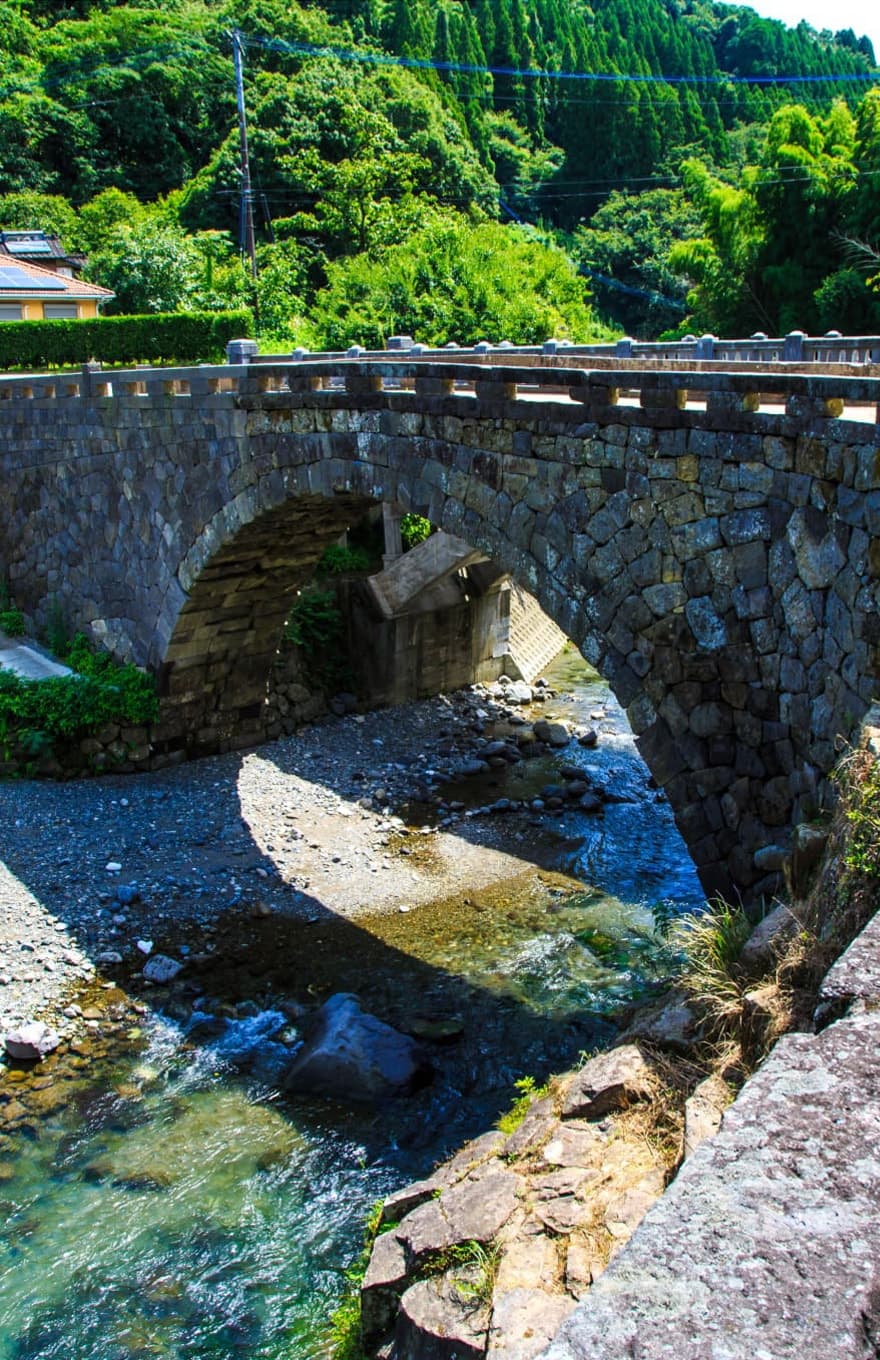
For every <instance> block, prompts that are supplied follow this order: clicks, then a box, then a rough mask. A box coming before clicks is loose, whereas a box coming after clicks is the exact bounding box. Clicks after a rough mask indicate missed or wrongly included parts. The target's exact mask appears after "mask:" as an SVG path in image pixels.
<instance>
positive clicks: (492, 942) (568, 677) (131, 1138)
mask: <svg viewBox="0 0 880 1360" xmlns="http://www.w3.org/2000/svg"><path fill="white" fill-rule="evenodd" d="M548 680H549V683H550V686H551V687H553V688H558V689H559V690H560V691H563V690H564V691H565V692H564V693H563V692H560V694H559V695H558V697H557V698H555V699H549V700H547V701H546V702H545V703H544V704H543V705H542V706H541V715H542V716H544V717H547V718H549V719H557V718H562V719H564V720H565V721H566V723H567V724H569V726H570V727H571V728H572V729H574V730H589V729H592V730H595V731H596V733H597V742H596V744H595V746H589V745H583V746H581V745H579V744H578V743H577V742H576V741H572V742H571V743H570V744H569V745H568V746H566V747H565V748H564V750H562V751H556V752H554V751H547V752H546V753H545V754H544V755H542V756H540V757H538V758H537V759H534V760H526V761H523V762H522V763H521V764H520V763H517V764H513V765H510V766H508V767H505V768H493V767H490V768H488V769H486V770H484V771H483V772H481V773H478V774H476V775H471V776H468V777H466V778H463V779H460V780H457V781H449V780H443V779H442V778H441V779H440V780H439V781H438V778H437V774H436V768H435V767H438V766H441V767H442V757H440V756H438V753H437V750H436V749H435V747H436V742H435V738H436V737H437V736H438V733H439V734H441V736H442V730H443V728H444V723H446V725H447V730H448V731H449V732H450V733H451V734H452V736H451V737H450V738H449V740H451V739H452V738H454V737H455V733H456V731H457V729H456V727H455V722H454V721H453V717H454V715H453V713H452V709H451V708H450V707H449V706H448V705H447V707H445V708H444V702H442V701H430V702H429V703H428V704H425V705H416V706H408V709H407V711H406V712H405V713H397V714H390V713H386V714H367V715H363V717H360V716H359V718H358V719H357V720H356V719H353V718H348V719H345V720H342V722H341V723H339V724H336V726H335V727H334V726H333V725H328V726H324V727H316V728H314V729H312V730H311V731H309V732H307V733H304V734H301V735H300V736H299V737H297V738H292V739H290V740H289V741H288V742H286V743H275V744H273V746H271V747H264V748H261V749H260V750H259V751H256V752H254V753H252V754H250V755H248V756H246V757H240V756H236V757H222V758H220V759H218V760H217V761H213V762H209V761H205V762H199V764H198V765H197V766H191V767H188V768H187V769H186V770H175V771H169V772H167V773H165V774H163V775H161V776H141V777H140V778H138V779H136V780H134V779H107V780H100V781H95V782H94V783H91V784H88V785H84V784H81V785H76V786H73V785H68V786H37V785H26V786H19V788H18V789H17V790H16V789H13V788H11V787H10V786H6V787H5V788H4V789H2V790H0V813H2V814H3V816H4V822H3V825H4V831H5V833H6V834H5V837H4V859H5V860H6V864H7V868H8V872H9V874H10V875H11V877H12V881H13V882H14V883H15V884H16V885H17V887H18V891H20V892H21V893H22V894H24V899H25V905H26V907H27V911H30V912H35V913H38V914H39V919H40V921H41V922H42V925H41V926H40V929H43V927H44V926H45V928H46V929H50V928H51V930H52V932H53V936H52V938H53V940H54V941H55V943H56V945H57V947H58V953H59V957H61V956H62V955H63V952H64V950H65V949H67V951H68V953H70V954H71V957H76V956H77V955H78V956H79V957H81V958H82V959H83V965H82V968H81V969H80V971H81V972H82V973H83V974H84V976H83V977H79V976H78V975H77V969H78V968H79V965H76V967H75V966H74V964H69V965H67V964H64V963H63V959H62V961H61V963H60V965H59V968H58V970H53V971H52V972H50V973H49V974H41V975H40V976H39V979H38V981H39V986H38V987H37V988H36V994H38V995H40V996H41V997H42V998H43V999H44V1002H45V1005H46V1006H47V1007H48V1008H49V1009H50V1010H51V1008H52V1006H53V1005H54V1007H55V1014H56V1016H57V1018H58V1019H59V1022H60V1023H62V1024H66V1025H68V1026H69V1027H70V1028H71V1030H72V1043H73V1048H72V1049H67V1051H65V1052H63V1053H62V1054H61V1056H58V1057H53V1058H51V1059H49V1060H47V1062H46V1063H44V1064H43V1065H42V1066H41V1067H40V1068H37V1069H35V1071H34V1072H33V1073H25V1072H21V1073H19V1072H14V1071H13V1072H7V1073H6V1076H5V1078H4V1079H3V1081H2V1082H0V1099H4V1098H5V1104H4V1106H3V1108H4V1112H5V1115H6V1121H5V1126H4V1129H3V1132H2V1134H0V1199H2V1200H3V1202H4V1210H5V1213H4V1217H5V1219H6V1228H5V1231H4V1259H3V1263H2V1266H0V1360H24V1357H31V1358H32V1360H37V1357H39V1360H55V1357H57V1360H62V1358H63V1360H117V1357H118V1358H119V1360H123V1357H124V1358H125V1360H128V1358H129V1357H133V1356H139V1357H140V1356H143V1357H146V1356H163V1357H169V1358H170V1357H184V1356H186V1357H190V1356H191V1357H198V1358H199V1360H202V1358H204V1360H231V1358H232V1357H234V1356H240V1355H247V1356H249V1357H265V1358H266V1360H282V1358H283V1357H284V1358H287V1360H290V1358H292V1360H312V1358H313V1357H314V1358H315V1360H317V1357H322V1356H326V1355H328V1354H329V1348H330V1339H329V1335H328V1327H327V1324H328V1319H329V1317H330V1314H331V1313H332V1310H333V1307H334V1306H335V1303H336V1302H337V1301H338V1299H339V1297H340V1295H341V1293H342V1291H343V1289H344V1285H345V1269H346V1267H347V1266H348V1265H349V1264H350V1262H351V1260H352V1258H353V1256H354V1255H355V1254H356V1251H357V1246H358V1239H359V1235H360V1232H361V1228H362V1224H363V1221H364V1219H365V1217H366V1215H367V1213H368V1211H369V1208H370V1206H371V1204H372V1203H374V1202H375V1200H376V1199H378V1198H380V1197H381V1196H383V1195H384V1194H386V1193H388V1192H389V1191H390V1190H391V1189H393V1188H394V1187H395V1186H398V1185H401V1184H403V1183H404V1182H406V1181H408V1180H412V1179H413V1178H414V1177H416V1176H419V1175H421V1174H423V1173H424V1172H425V1171H427V1170H428V1169H429V1168H430V1167H431V1166H432V1165H433V1164H434V1163H435V1162H436V1161H437V1160H438V1159H440V1158H441V1157H442V1156H443V1155H445V1154H446V1153H448V1152H449V1151H450V1150H452V1149H453V1148H454V1147H456V1146H457V1145H459V1144H460V1143H461V1142H462V1141H464V1139H466V1138H467V1137H469V1136H471V1135H472V1134H475V1133H479V1132H481V1131H482V1130H483V1129H485V1128H486V1127H488V1126H489V1125H490V1124H491V1123H492V1121H493V1120H494V1119H495V1118H496V1117H497V1116H498V1114H499V1113H500V1112H501V1111H502V1110H503V1109H504V1108H505V1107H506V1106H507V1105H509V1104H510V1102H511V1100H512V1098H513V1096H514V1094H515V1090H514V1083H515V1082H516V1081H517V1080H519V1079H521V1078H523V1077H526V1076H531V1077H534V1079H535V1080H536V1081H540V1080H542V1079H543V1078H544V1077H546V1075H548V1074H549V1073H550V1072H552V1071H554V1070H560V1069H562V1068H564V1067H566V1066H569V1065H571V1064H573V1063H575V1062H576V1061H577V1060H578V1057H579V1055H580V1054H581V1053H584V1052H590V1051H592V1050H594V1049H595V1048H597V1047H600V1046H602V1045H604V1044H607V1043H608V1042H609V1041H610V1040H611V1038H612V1037H613V1036H614V1034H615V1033H616V1029H615V1018H616V1017H618V1016H619V1014H620V1012H621V1010H622V1009H623V1008H625V1007H626V1006H627V1005H629V1004H630V1003H631V1002H632V1001H633V1000H637V999H638V998H639V997H641V996H645V995H649V994H650V993H651V990H652V988H654V987H656V986H657V985H659V983H660V981H661V980H662V976H663V972H664V967H665V961H664V958H663V951H662V947H661V945H660V942H659V941H658V938H657V936H656V935H655V933H654V931H653V924H654V922H653V915H652V908H654V909H656V908H657V907H658V904H659V906H660V909H661V911H663V912H666V913H669V912H672V913H674V912H677V911H680V910H685V909H690V908H694V907H697V906H698V905H699V904H700V903H701V901H702V897H701V893H700V889H699V884H698V882H697V879H696V876H695V874H694V871H693V867H692V865H691V863H690V861H689V859H688V857H687V854H686V852H685V850H684V847H683V846H682V844H681V841H680V839H679V837H678V835H677V833H676V831H675V828H674V824H673V821H672V817H671V813H670V810H669V808H668V806H667V805H666V804H665V802H664V801H663V800H662V798H661V797H660V796H659V795H658V794H657V791H656V790H654V789H653V788H652V787H651V784H650V780H649V778H648V775H647V772H646V771H645V769H644V766H642V764H641V762H640V761H639V760H638V757H637V754H636V752H635V748H634V744H633V742H632V738H631V736H630V734H629V732H628V730H627V726H626V721H625V718H624V717H623V715H622V714H620V712H619V710H617V709H616V707H615V706H614V704H613V703H612V701H611V698H610V695H609V693H608V690H607V687H606V686H604V685H603V684H602V683H601V682H600V681H599V680H598V679H597V678H596V677H594V676H592V675H591V674H589V673H588V672H587V671H586V668H584V667H583V665H582V663H580V661H579V659H577V658H576V657H574V656H573V655H572V654H567V655H563V657H561V658H560V660H559V662H557V663H556V666H555V667H554V668H553V670H552V672H549V673H548ZM480 702H482V701H481V700H480V699H479V696H478V697H477V703H476V709H475V711H478V712H480V711H485V710H482V709H480V708H479V704H480ZM471 708H472V709H474V705H473V704H472V705H471ZM468 721H469V723H471V726H473V721H472V719H471V718H470V717H469V718H468ZM476 722H477V725H478V726H484V727H485V733H486V735H488V736H490V737H491V735H492V723H491V715H490V717H489V720H488V721H486V722H485V723H484V720H483V719H482V718H478V719H476ZM340 734H341V736H340ZM563 764H567V765H569V766H576V767H577V770H578V771H580V772H582V774H583V776H584V782H586V783H587V784H588V785H589V786H590V787H591V788H600V789H601V790H602V791H603V799H602V806H601V810H600V811H599V812H598V813H597V812H595V811H594V812H591V813H590V812H585V811H583V810H581V809H580V808H579V807H577V806H574V805H571V804H570V802H568V801H565V800H563V801H562V804H561V806H553V804H554V803H555V802H557V799H555V798H554V796H553V794H550V795H549V797H542V794H546V792H547V790H548V788H549V789H553V788H556V787H558V786H559V781H560V779H561V776H560V773H559V771H560V767H561V765H563ZM575 772H576V771H574V770H571V769H570V770H569V776H571V775H572V774H574V773H575ZM16 794H17V795H18V797H17V798H16ZM505 804H506V806H505ZM511 805H512V806H511ZM132 812H134V815H132ZM13 813H18V814H22V813H23V814H24V815H17V816H13V815H12V814H13ZM16 821H18V822H20V823H21V825H19V826H18V827H17V828H16V827H15V822H16ZM11 829H14V831H15V833H16V834H15V835H13V836H12V837H10V830H11ZM114 864H116V865H119V868H118V869H110V868H108V867H107V866H108V865H114ZM131 885H134V894H135V895H134V898H133V900H130V901H125V902H121V901H120V899H119V892H118V889H119V887H120V886H121V887H127V886H131ZM122 896H123V898H124V897H126V894H125V893H123V894H122ZM129 896H130V894H129ZM21 919H27V920H29V919H31V918H30V917H28V916H27V912H25V914H24V916H23V917H22V918H21ZM34 919H36V917H34ZM59 927H60V929H59ZM59 936H63V937H64V938H63V943H62V944H60V945H58V937H59ZM145 937H148V938H145ZM138 940H141V942H142V943H143V944H146V943H149V944H150V945H151V949H152V951H154V952H155V951H158V950H160V949H161V950H163V951H167V952H169V953H172V954H174V956H175V957H176V958H178V959H179V960H180V961H182V962H183V963H184V964H185V967H184V970H183V972H182V973H181V975H180V979H179V980H178V981H177V982H176V983H175V984H174V986H172V987H171V988H170V989H153V988H150V987H149V986H147V985H146V984H145V982H144V981H143V978H142V975H141V972H140V966H141V965H142V963H143V956H141V957H140V958H139V957H138V948H139V947H138V944H137V941H138ZM22 943H27V941H26V940H22V939H21V938H20V936H18V937H17V936H15V935H14V934H12V933H11V932H9V933H8V935H7V939H6V942H5V944H4V945H3V948H2V950H0V956H2V958H3V965H2V966H4V967H7V969H8V973H7V975H8V976H10V982H9V984H7V986H6V987H4V988H3V989H0V992H5V993H8V994H9V995H13V991H12V989H13V987H15V989H16V990H15V991H14V996H15V998H16V1002H15V1004H16V1005H18V1004H19V1000H18V999H20V998H22V997H24V998H25V999H26V1000H27V998H28V996H29V995H30V996H31V997H33V995H34V993H31V994H29V993H28V992H27V988H28V987H29V986H31V985H32V984H30V983H28V982H27V981H21V980H20V979H19V977H18V974H22V975H23V976H26V975H27V974H28V973H30V974H31V975H32V976H34V977H36V976H37V974H38V973H39V967H38V962H39V960H37V961H30V960H29V961H28V963H27V966H25V967H22V966H21V963H20V953H21V951H20V950H19V956H18V964H17V967H16V969H13V968H12V967H11V966H10V965H9V962H8V960H9V958H10V957H12V955H13V953H14V950H15V947H16V945H21V944H22ZM25 952H27V951H25ZM108 955H110V956H112V957H113V958H114V960H115V959H116V958H117V957H118V959H119V962H118V963H116V962H113V963H107V962H104V963H101V962H98V960H99V959H100V958H101V957H102V956H103V957H104V958H105V959H106V958H107V956H108ZM14 961H15V960H13V962H14ZM92 968H94V969H95V980H94V982H93V983H91V988H92V990H91V992H90V993H89V994H88V997H87V998H86V999H87V1001H89V1002H90V1005H86V1006H85V1007H84V1008H83V1009H84V1010H85V1014H86V1015H94V1016H97V1017H99V1018H97V1019H92V1020H91V1021H86V1022H83V1020H82V1018H81V1017H75V1016H74V1017H64V1015H63V1006H62V1002H63V1001H64V1000H65V999H66V998H65V997H64V996H63V995H62V993H63V990H64V988H65V987H69V986H70V985H71V983H78V984H82V983H85V982H86V981H87V980H88V977H89V975H90V969H92ZM65 970H67V971H65ZM56 971H57V974H58V976H56ZM13 972H16V976H15V977H14V978H13V977H12V976H11V975H12V973H13ZM59 982H63V984H64V985H63V987H60V986H59ZM111 982H115V983H117V984H118V987H117V988H111V987H110V986H109V983H111ZM34 985H36V984H34ZM338 991H353V992H356V993H357V994H358V996H359V997H360V999H361V1002H362V1004H363V1005H364V1007H365V1009H367V1010H370V1011H372V1012H374V1013H375V1014H377V1015H380V1016H381V1017H382V1018H383V1019H385V1020H387V1021H388V1022H389V1023H391V1024H393V1025H395V1026H397V1027H398V1028H400V1029H402V1030H404V1031H406V1032H408V1033H410V1034H413V1035H416V1036H418V1037H419V1039H420V1040H421V1042H422V1043H423V1044H424V1046H425V1050H426V1052H427V1053H428V1055H429V1057H430V1060H431V1062H432V1065H433V1068H434V1080H433V1082H432V1083H431V1084H430V1085H429V1086H427V1087H426V1088H425V1089H424V1090H422V1091H420V1092H419V1093H418V1094H417V1095H416V1096H414V1097H412V1098H410V1099H409V1100H400V1101H395V1102H391V1103H389V1104H386V1105H385V1106H383V1107H382V1108H381V1109H380V1110H372V1109H367V1110H356V1109H351V1108H347V1107H345V1106H343V1105H335V1104H332V1103H318V1102H311V1101H306V1100H303V1099H296V1098H293V1097H292V1096H290V1095H282V1094H281V1090H280V1085H281V1074H282V1072H283V1070H284V1067H285V1065H286V1064H287V1063H288V1062H289V1061H290V1056H291V1054H292V1053H293V1052H294V1051H295V1048H296V1044H297V1043H298V1042H299V1039H300V1038H301V1035H302V1033H303V1031H304V1029H305V1028H306V1026H307V1023H308V1018H309V1015H310V1014H311V1013H312V1012H313V1011H314V1009H315V1007H317V1006H318V1005H320V1003H321V1001H322V1000H323V999H325V998H326V997H327V996H329V995H330V994H332V993H333V992H338ZM102 997H103V1001H102ZM0 1004H4V1003H3V1001H2V1000H0ZM6 1004H7V1006H8V1005H9V1003H8V1002H7V1003H6ZM114 1008H115V1009H114ZM200 1017H202V1019H201V1020H200ZM6 1018H7V1019H12V1018H21V1017H20V1016H16V1015H14V1013H13V1009H8V1010H7V1017H6ZM84 1023H85V1024H87V1025H91V1026H92V1028H86V1029H85V1031H84V1030H83V1024H84ZM10 1112H11V1114H12V1117H11V1118H10Z"/></svg>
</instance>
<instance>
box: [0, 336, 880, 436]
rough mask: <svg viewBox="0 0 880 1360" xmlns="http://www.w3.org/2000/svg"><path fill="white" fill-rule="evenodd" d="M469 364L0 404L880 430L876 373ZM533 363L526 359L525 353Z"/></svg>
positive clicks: (28, 397)
mask: <svg viewBox="0 0 880 1360" xmlns="http://www.w3.org/2000/svg"><path fill="white" fill-rule="evenodd" d="M513 359H514V356H513V355H508V354H505V355H504V357H503V362H500V363H499V362H497V360H495V356H493V361H490V360H484V361H482V362H480V363H479V364H475V363H474V362H462V361H461V358H460V356H459V355H458V354H456V355H455V357H454V359H453V357H452V355H451V354H447V355H445V356H444V359H443V360H442V361H440V360H438V359H436V358H433V357H432V358H431V359H427V358H426V357H423V356H415V357H410V356H409V355H407V356H406V357H405V358H404V357H397V356H393V355H391V354H388V353H386V352H382V353H381V354H379V355H363V356H361V357H357V358H353V357H352V358H349V357H345V358H339V357H333V358H328V357H326V356H321V357H320V358H318V357H311V356H309V357H305V356H303V357H300V358H299V359H296V360H291V359H284V360H281V361H278V360H271V359H269V358H268V357H267V358H266V360H265V361H263V362H261V363H257V364H254V363H249V364H238V365H230V364H226V365H200V366H198V367H187V368H160V369H145V368H135V369H115V370H107V371H103V370H99V369H96V368H94V367H91V366H86V367H85V368H83V369H82V370H80V371H79V372H77V373H67V374H38V375H25V376H19V377H10V378H0V404H2V403H3V402H5V401H9V400H16V401H34V402H41V403H42V402H49V401H51V402H58V401H67V400H70V399H76V398H79V399H83V400H87V401H90V402H100V401H120V400H121V401H125V402H134V403H137V402H139V401H153V402H156V401H160V402H165V401H169V400H171V401H177V400H190V401H207V400H209V399H210V398H214V397H225V398H226V399H229V398H233V399H236V400H240V401H244V402H246V403H250V402H253V401H255V400H257V401H259V400H263V399H266V400H270V401H271V400H273V399H274V398H277V397H283V396H285V395H291V394H300V395H302V394H306V393H310V394H315V396H316V398H317V399H318V400H323V398H320V397H319V396H318V394H320V393H326V394H327V398H326V399H327V400H328V401H330V402H331V403H332V401H335V400H339V398H340V397H341V396H342V397H344V398H345V399H352V398H356V399H357V400H359V401H363V400H371V401H375V400H376V399H377V398H378V399H382V395H383V394H384V395H385V396H386V397H387V398H390V397H391V396H394V395H396V397H397V399H404V400H407V401H410V400H411V401H413V402H414V403H416V404H418V403H419V402H424V401H428V400H430V401H433V400H436V399H440V398H444V399H450V398H451V399H455V400H456V402H457V403H458V402H459V401H466V400H473V399H476V400H477V401H478V402H481V403H486V402H490V403H494V404H496V406H497V405H499V404H502V405H504V406H505V407H507V406H508V405H509V403H510V402H512V401H517V400H521V401H531V402H534V401H543V402H553V403H556V404H557V406H559V405H560V404H561V403H565V404H567V405H569V406H571V405H574V406H577V407H579V408H580V409H581V410H582V411H584V412H585V413H588V415H589V417H590V418H593V417H595V418H601V419H602V420H605V421H607V420H609V419H613V418H614V409H615V408H618V409H621V410H622V409H625V408H627V407H633V406H636V407H640V408H641V409H643V410H644V411H646V412H647V413H648V414H649V418H650V421H651V423H653V424H658V423H668V421H669V420H670V419H671V418H673V413H675V412H678V411H684V410H689V411H692V412H698V411H703V412H705V413H707V414H708V415H709V416H711V417H713V419H714V421H715V422H719V423H722V424H724V425H728V426H730V425H732V426H734V427H738V426H740V425H741V423H742V417H743V415H749V414H759V413H762V412H763V413H765V414H776V415H784V416H789V417H798V418H800V419H801V420H815V419H839V418H841V417H843V418H847V419H858V420H860V421H862V422H865V421H867V422H869V423H871V424H873V425H875V426H876V425H877V424H878V403H880V377H874V376H867V375H865V376H856V375H854V374H852V373H849V372H834V373H828V372H815V371H814V372H809V371H807V372H804V371H802V370H801V371H798V370H797V369H796V368H792V367H790V366H787V367H786V368H785V370H784V371H783V370H779V369H775V368H772V367H771V368H765V367H762V366H760V365H753V366H751V367H749V366H746V367H745V369H744V370H742V369H738V370H725V369H724V368H723V366H720V365H715V366H713V367H712V368H711V369H707V368H705V367H700V368H694V369H687V368H684V367H675V368H666V369H664V368H662V367H659V366H651V367H640V366H639V365H638V363H636V362H634V361H632V360H630V361H627V362H626V363H622V364H620V365H615V366H612V365H606V366H604V367H602V368H595V367H593V368H584V367H575V366H570V365H568V364H567V363H566V364H559V363H549V362H546V361H545V362H544V363H542V364H540V365H535V364H534V363H529V362H528V361H526V362H524V363H514V362H513ZM527 360H528V356H527Z"/></svg>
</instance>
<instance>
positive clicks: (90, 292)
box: [0, 257, 116, 301]
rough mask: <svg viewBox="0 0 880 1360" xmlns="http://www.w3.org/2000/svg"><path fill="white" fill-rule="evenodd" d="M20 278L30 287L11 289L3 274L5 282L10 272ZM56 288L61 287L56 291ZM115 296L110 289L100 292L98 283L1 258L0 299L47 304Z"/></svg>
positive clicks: (27, 263) (23, 285)
mask: <svg viewBox="0 0 880 1360" xmlns="http://www.w3.org/2000/svg"><path fill="white" fill-rule="evenodd" d="M13 270H14V271H15V275H16V276H17V277H18V278H20V277H21V275H26V276H27V278H28V280H33V283H32V284H31V283H27V284H25V283H21V284H19V285H18V286H11V285H10V284H9V283H8V281H4V277H3V276H4V274H6V275H7V280H8V278H10V277H12V271H13ZM59 284H60V285H62V286H61V287H59ZM115 296H116V294H115V293H113V292H112V291H111V290H110V289H109V288H102V287H101V286H100V284H97V283H86V282H85V281H84V280H83V279H72V278H68V277H67V275H66V274H56V273H55V271H54V270H53V269H42V268H41V267H40V266H39V265H38V264H31V263H30V261H28V260H21V259H18V260H15V261H13V260H11V259H10V260H9V263H8V264H7V263H6V258H5V257H0V298H3V299H9V298H13V299H18V298H43V299H46V300H47V301H52V300H53V299H58V298H63V297H69V298H112V297H115Z"/></svg>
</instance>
